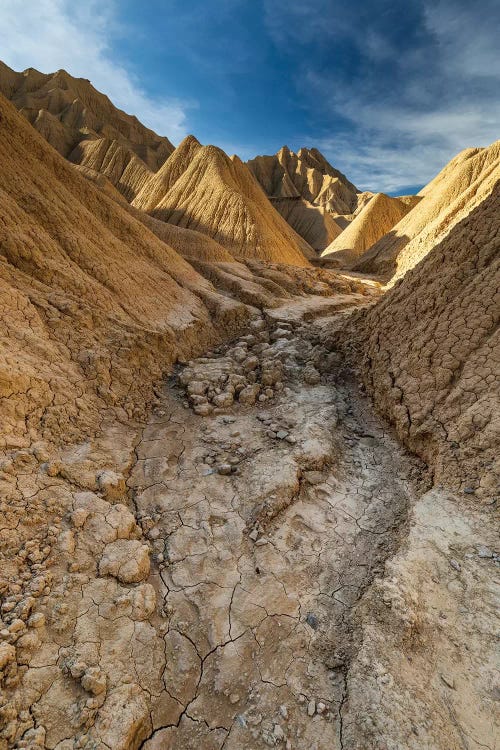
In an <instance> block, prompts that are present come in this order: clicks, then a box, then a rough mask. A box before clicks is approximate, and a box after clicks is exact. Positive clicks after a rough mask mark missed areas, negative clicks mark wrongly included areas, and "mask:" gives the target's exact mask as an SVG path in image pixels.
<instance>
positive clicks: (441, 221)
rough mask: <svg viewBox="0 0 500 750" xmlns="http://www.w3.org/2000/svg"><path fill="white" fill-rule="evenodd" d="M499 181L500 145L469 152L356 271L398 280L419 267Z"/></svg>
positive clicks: (426, 191) (431, 185)
mask: <svg viewBox="0 0 500 750" xmlns="http://www.w3.org/2000/svg"><path fill="white" fill-rule="evenodd" d="M499 178H500V141H496V142H495V143H493V144H492V145H491V146H489V147H488V148H479V149H477V148H476V149H467V150H465V151H462V152H461V153H460V154H458V155H457V156H456V157H455V158H454V159H452V161H451V162H450V163H449V164H448V165H447V166H446V167H445V168H444V169H443V170H442V171H441V172H440V173H439V174H438V175H437V176H436V177H435V178H434V179H433V180H432V181H431V182H430V183H429V184H428V185H427V186H426V187H425V188H424V189H423V190H422V191H421V193H420V195H421V196H422V200H421V201H420V203H419V204H418V205H417V206H415V207H414V208H413V209H412V210H411V211H410V212H409V213H408V214H407V215H406V216H405V217H404V218H403V219H402V220H401V221H400V222H398V224H396V226H394V227H393V229H392V230H391V231H390V232H389V233H388V234H386V235H385V236H384V237H382V238H381V239H380V240H378V242H376V243H375V244H374V245H373V246H372V247H371V248H369V250H368V251H367V252H366V253H365V255H363V256H362V257H361V259H360V261H359V263H358V264H357V265H356V266H355V269H356V270H358V271H362V272H364V273H376V274H382V275H385V276H386V277H389V276H391V275H394V280H395V279H397V278H400V277H402V276H404V274H405V273H406V272H407V271H408V270H409V269H411V268H413V267H414V266H415V265H416V264H417V263H419V262H420V261H421V260H422V259H423V258H424V257H425V256H426V255H427V254H428V253H429V252H430V251H431V250H432V249H433V247H434V246H435V245H436V243H437V242H439V241H440V240H442V239H443V237H445V236H446V234H447V233H448V232H449V231H450V230H451V229H452V228H453V227H454V226H455V225H456V224H457V223H458V222H459V221H461V220H462V219H463V218H464V217H465V216H467V215H468V214H469V213H470V212H471V211H472V210H473V209H474V208H475V207H476V206H477V205H479V204H480V203H481V201H483V200H484V198H486V197H487V196H488V195H489V194H490V193H491V191H492V190H493V187H494V185H495V184H496V182H497V180H498V179H499Z"/></svg>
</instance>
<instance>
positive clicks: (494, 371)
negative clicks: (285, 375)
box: [355, 157, 500, 496]
mask: <svg viewBox="0 0 500 750" xmlns="http://www.w3.org/2000/svg"><path fill="white" fill-rule="evenodd" d="M473 158H474V157H473ZM417 210H418V207H417ZM499 317H500V182H497V184H496V186H495V187H494V188H493V190H492V191H491V194H490V195H489V196H488V197H487V198H486V199H484V200H483V201H482V202H481V203H480V205H479V206H477V207H476V208H475V209H474V210H473V211H472V212H471V213H470V214H469V216H467V217H466V218H464V219H462V221H460V222H458V223H457V224H456V225H455V226H454V227H453V228H452V229H451V230H450V232H449V233H448V235H447V236H446V237H445V238H444V239H443V240H442V241H441V242H440V243H439V244H438V245H437V246H436V247H435V248H434V249H433V250H432V252H430V253H428V254H427V257H426V258H425V259H424V260H423V261H422V262H421V263H419V264H418V265H417V266H416V267H415V268H414V269H413V270H411V271H409V272H408V273H407V274H406V276H405V277H404V279H403V280H402V281H400V282H399V283H398V284H397V285H396V286H395V287H394V288H393V289H392V290H391V291H390V292H389V293H388V294H387V295H386V296H385V297H384V298H383V299H382V301H381V302H379V303H378V304H377V305H375V307H373V308H372V309H371V310H370V311H369V312H368V313H367V314H366V316H365V317H364V319H363V318H362V319H361V322H360V320H357V321H356V323H355V328H359V327H360V326H361V330H362V335H363V340H364V344H363V346H364V351H365V361H364V378H365V382H366V384H367V387H368V390H369V392H370V394H371V395H372V396H373V398H374V400H375V403H376V404H377V406H378V407H379V408H380V409H381V410H382V411H383V412H384V414H386V415H387V416H388V417H389V418H390V419H391V421H392V422H394V424H395V425H396V427H397V430H398V432H399V435H400V437H401V438H403V439H404V440H405V441H406V442H407V444H408V445H409V446H410V448H411V449H412V450H414V451H416V452H417V453H419V454H420V455H421V456H423V458H424V459H425V460H426V461H427V462H428V463H430V464H431V465H432V466H434V467H435V472H436V479H437V481H440V480H441V479H444V480H446V481H448V482H450V483H451V484H452V486H457V484H459V485H460V487H461V488H462V490H463V491H465V492H467V493H473V492H474V491H475V492H476V495H485V496H487V495H491V494H492V493H493V492H494V491H495V488H498V479H499V478H500V476H499V475H500V465H499V463H498V456H499V455H500V451H499V447H500V446H499V443H500V432H499V424H500V404H499V393H500V389H499V369H498V362H499V361H500V333H499V329H498V322H499Z"/></svg>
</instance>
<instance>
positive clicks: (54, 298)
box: [0, 96, 241, 446]
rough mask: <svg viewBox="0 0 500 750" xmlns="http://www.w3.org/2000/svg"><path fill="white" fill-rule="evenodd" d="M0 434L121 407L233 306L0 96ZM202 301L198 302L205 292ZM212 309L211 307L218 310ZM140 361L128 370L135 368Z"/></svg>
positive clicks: (43, 429) (6, 437)
mask: <svg viewBox="0 0 500 750" xmlns="http://www.w3.org/2000/svg"><path fill="white" fill-rule="evenodd" d="M0 113H1V121H0V164H1V166H2V188H1V190H0V202H1V205H2V227H1V230H0V287H1V302H0V307H1V311H2V322H3V325H2V331H1V333H0V350H1V356H0V361H1V362H2V364H1V367H0V384H1V386H0V394H1V396H2V398H1V399H0V415H1V417H0V418H1V421H2V426H3V429H2V440H3V441H4V443H5V444H7V445H14V446H15V445H22V444H23V441H29V440H30V439H31V440H33V439H34V436H35V435H36V434H37V433H38V432H40V433H41V434H44V435H47V436H50V437H52V438H54V439H56V440H57V439H58V438H59V437H64V440H65V441H66V442H67V441H68V440H71V438H72V436H73V435H76V434H79V433H80V430H81V429H85V430H86V431H88V430H90V429H91V428H92V425H93V424H94V423H95V419H96V414H97V412H98V410H99V409H101V408H104V407H106V406H110V405H114V406H119V405H124V406H126V408H127V411H128V412H129V413H131V412H132V411H133V410H134V408H135V407H136V405H139V406H140V405H141V404H142V403H144V400H145V399H147V398H149V397H150V396H151V392H152V391H151V388H152V385H153V381H154V379H155V378H158V377H159V376H160V375H161V373H162V372H163V370H164V369H165V368H166V367H168V365H169V364H170V363H171V362H172V361H174V360H175V358H176V357H177V356H178V355H179V354H181V353H182V352H183V351H184V352H188V351H190V350H192V349H193V348H196V347H197V346H203V345H206V342H207V340H210V339H211V338H213V337H214V336H215V329H214V326H213V323H212V321H211V315H210V313H209V311H208V308H207V306H206V305H209V307H210V310H211V312H212V314H213V316H214V317H215V319H216V320H217V317H218V316H219V321H220V322H221V324H222V321H223V320H224V319H225V316H226V315H229V316H230V318H234V315H235V314H236V315H239V314H241V311H240V312H238V310H240V308H241V306H240V307H238V305H237V304H236V303H234V302H231V301H230V300H227V299H226V298H223V297H221V296H219V295H217V293H216V292H215V290H214V289H213V287H212V286H211V285H210V284H209V282H207V281H206V280H205V279H203V278H202V277H201V276H199V275H198V274H197V273H196V272H195V271H194V270H193V268H192V267H191V266H190V265H188V264H187V263H186V262H185V261H184V260H183V259H182V258H181V257H180V256H179V255H178V254H177V253H176V252H175V251H174V250H173V249H172V248H171V247H169V246H168V245H167V244H166V243H165V242H162V241H161V240H160V239H158V237H157V236H155V235H154V234H153V233H152V232H150V231H148V229H147V228H146V227H145V226H144V224H143V223H140V222H139V221H137V220H136V219H134V218H133V217H132V216H131V215H130V214H129V213H128V212H127V211H126V210H124V209H123V208H121V207H120V206H119V205H118V204H117V202H116V201H114V200H111V198H108V197H107V196H106V195H105V194H104V193H103V192H101V191H98V190H97V189H96V188H95V187H94V186H93V185H92V184H90V183H89V182H88V181H87V180H85V179H83V177H81V176H80V175H78V174H77V173H76V171H75V169H74V167H72V165H70V164H69V163H67V162H66V161H65V160H64V159H63V158H62V157H61V156H59V154H57V153H56V152H55V151H54V150H53V149H52V148H51V147H50V146H49V145H48V144H47V143H46V142H45V141H44V140H43V139H42V138H41V137H40V136H39V135H38V134H37V133H36V132H35V131H34V130H33V128H32V127H31V126H30V125H29V124H28V123H27V122H26V121H25V120H24V119H23V118H22V117H21V116H20V115H19V114H18V113H17V112H16V111H15V109H14V108H13V106H12V105H11V104H10V103H9V102H7V101H6V100H5V99H4V98H3V97H1V96H0ZM205 303H206V304H205ZM220 316H222V317H220ZM139 372H140V377H139Z"/></svg>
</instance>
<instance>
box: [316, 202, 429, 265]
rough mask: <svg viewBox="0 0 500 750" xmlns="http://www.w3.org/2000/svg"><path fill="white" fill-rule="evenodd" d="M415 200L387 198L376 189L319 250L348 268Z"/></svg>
mask: <svg viewBox="0 0 500 750" xmlns="http://www.w3.org/2000/svg"><path fill="white" fill-rule="evenodd" d="M418 202H419V198H418V197H415V196H404V197H402V198H390V197H389V196H388V195H385V194H384V193H377V194H376V195H375V196H374V197H373V198H372V199H371V200H370V201H369V202H368V203H366V204H365V205H364V207H363V208H362V210H361V211H360V213H358V214H357V216H356V217H355V218H354V220H353V221H352V222H351V224H349V226H348V227H347V228H346V229H345V230H344V231H343V232H342V234H341V235H340V236H338V237H337V238H335V239H334V240H333V242H332V243H331V244H330V245H329V246H328V247H327V248H326V249H325V250H324V252H323V253H322V254H321V255H322V257H323V258H328V259H329V260H336V261H338V262H339V265H342V266H343V267H345V268H349V267H350V266H351V265H352V264H353V263H355V262H356V261H357V259H358V258H359V257H360V256H361V255H362V254H363V253H364V252H365V251H366V250H367V249H368V248H369V247H371V246H372V245H373V244H374V243H375V242H377V240H379V239H380V238H381V237H383V236H384V235H385V234H386V233H387V232H389V231H390V230H391V229H392V227H393V226H394V225H395V224H397V223H398V221H400V220H401V219H402V218H403V216H406V214H407V213H408V212H409V211H410V210H411V209H412V208H413V207H414V206H415V205H416V204H417V203H418Z"/></svg>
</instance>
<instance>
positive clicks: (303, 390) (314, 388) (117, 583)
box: [0, 302, 498, 750]
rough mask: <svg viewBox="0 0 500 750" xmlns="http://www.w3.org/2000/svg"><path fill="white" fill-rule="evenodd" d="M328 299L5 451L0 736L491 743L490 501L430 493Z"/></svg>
mask: <svg viewBox="0 0 500 750" xmlns="http://www.w3.org/2000/svg"><path fill="white" fill-rule="evenodd" d="M313 308H314V305H313V304H312V303H311V302H309V303H308V304H307V305H305V306H304V304H303V303H301V304H300V305H289V306H288V308H286V309H285V308H281V309H279V310H273V311H270V312H269V314H268V315H267V316H265V317H264V318H261V317H260V316H257V318H256V320H255V321H254V324H253V325H252V328H251V330H250V331H249V333H248V334H247V335H246V336H243V337H242V338H241V339H240V340H239V341H237V342H234V344H232V345H231V346H229V347H224V348H220V349H219V350H217V351H215V352H212V353H209V354H207V356H206V357H204V358H200V359H198V360H195V361H194V362H190V363H187V365H186V367H183V368H180V369H179V371H178V372H177V373H175V375H174V376H173V377H172V379H171V380H170V381H169V382H168V383H166V384H165V387H164V388H163V391H162V392H161V394H159V399H158V403H157V406H156V408H155V410H154V412H153V413H152V415H151V418H150V420H149V422H148V423H147V424H144V425H136V426H134V425H131V424H130V422H129V423H128V425H127V426H126V427H125V426H124V425H122V424H120V423H117V422H115V423H106V422H105V423H104V424H103V431H102V434H101V437H100V438H99V439H98V440H97V441H94V442H92V443H90V442H89V443H85V444H81V445H79V446H73V447H71V448H68V450H67V451H66V452H65V453H63V454H61V455H60V456H59V457H58V458H57V461H56V460H54V459H53V458H51V457H48V456H45V455H44V454H43V451H42V449H41V448H38V453H37V452H36V451H32V452H29V451H19V452H18V453H19V454H24V455H17V456H14V457H13V459H11V465H10V466H8V465H6V464H5V463H4V464H3V465H2V468H3V475H2V477H3V484H2V488H4V489H5V493H4V496H5V497H8V506H6V507H8V508H10V514H9V512H6V513H5V515H4V518H5V525H4V529H3V531H2V533H3V534H4V533H5V530H6V529H8V530H10V534H11V536H10V537H9V538H11V539H12V542H11V550H12V552H13V553H15V554H13V555H12V560H13V562H12V568H11V569H9V570H6V571H5V572H4V575H5V578H6V579H11V580H12V579H13V578H16V579H17V580H18V581H19V585H18V590H17V591H16V590H13V589H12V587H11V588H10V589H9V591H10V594H9V596H8V597H6V598H5V600H4V604H3V608H2V618H3V623H2V628H3V629H2V630H1V632H0V637H1V638H2V641H1V643H0V667H1V668H2V669H3V672H2V674H3V678H4V679H3V683H2V684H3V693H2V703H1V707H0V719H1V720H2V723H1V724H0V726H1V731H0V738H1V739H0V748H11V747H12V748H14V747H15V748H22V747H24V748H37V747H47V748H57V750H70V749H73V748H84V749H85V750H94V749H96V748H99V749H102V750H104V749H105V748H112V750H128V749H129V748H134V749H137V748H144V750H189V749H193V750H194V748H201V747H203V748H204V750H205V749H208V750H212V748H213V749H214V750H215V749H218V750H219V749H222V748H225V749H226V750H244V749H245V750H246V749H248V750H253V749H254V748H255V749H256V750H257V749H258V748H265V747H267V746H270V747H274V746H277V747H283V748H287V750H299V749H303V748H310V749H311V750H326V749H327V748H328V750H332V749H335V748H338V749H339V750H340V748H343V749H345V750H347V748H353V749H357V750H368V748H378V749H380V750H383V749H385V750H404V749H405V748H412V749H413V748H415V750H417V748H419V750H420V749H421V748H428V749H429V750H431V749H433V748H439V750H455V748H457V750H458V748H470V750H472V749H473V748H476V747H487V748H490V749H491V750H493V748H494V747H495V726H498V725H496V724H495V713H494V708H495V701H498V686H495V682H494V679H495V672H494V669H495V661H494V649H493V644H494V640H493V638H494V622H495V621H494V599H493V597H494V589H493V581H494V572H495V567H496V565H497V563H498V558H497V557H496V555H495V548H494V544H495V538H494V536H493V531H492V526H493V524H492V523H491V514H492V512H493V507H491V508H487V509H486V511H485V510H484V509H483V510H482V511H481V515H480V514H479V511H478V510H477V509H475V508H474V507H473V506H472V505H470V506H468V505H466V503H465V502H464V501H463V498H460V499H459V500H458V499H457V498H453V497H452V496H450V495H449V493H446V492H444V490H442V489H440V488H434V489H432V490H431V489H430V485H429V478H428V476H427V473H426V471H425V467H424V466H423V465H422V464H421V463H420V462H419V461H418V460H417V459H415V458H413V457H411V456H410V455H409V454H408V453H406V451H405V450H404V449H402V448H401V447H400V446H399V444H398V443H397V441H396V440H395V438H394V437H393V435H392V434H391V433H390V432H389V431H388V429H387V427H386V425H384V423H382V422H381V421H380V420H379V419H378V418H377V417H376V416H375V415H374V413H373V411H372V409H371V407H370V405H369V402H368V400H367V399H365V398H364V396H363V395H362V394H361V393H360V392H359V390H358V389H357V387H356V385H355V383H354V382H353V380H352V377H351V375H350V373H349V372H348V371H347V370H346V369H345V368H344V365H343V362H342V360H341V357H340V355H339V354H338V353H336V352H327V351H326V350H325V349H324V348H323V347H322V346H321V344H320V341H321V332H322V330H323V329H324V328H325V327H326V328H328V330H331V327H332V325H335V320H336V319H337V320H338V316H339V315H342V314H343V313H342V312H340V313H336V316H337V317H336V318H332V317H331V316H332V312H333V311H332V310H330V309H328V307H326V306H325V305H324V303H321V308H320V307H319V306H318V309H317V311H316V312H317V313H321V315H323V316H325V315H326V316H330V317H321V318H319V319H317V320H315V319H314V317H315V313H314V309H313ZM305 318H307V319H308V320H309V322H305ZM243 391H244V392H245V393H244V394H243V395H242V393H243ZM238 394H239V395H238ZM237 396H238V398H239V400H235V398H236V397H237ZM195 410H196V411H197V412H198V413H195ZM203 414H205V415H206V416H202V415H203ZM28 500H29V503H30V508H31V513H30V514H29V517H28V518H26V517H24V518H23V521H22V523H21V524H20V523H19V515H20V514H19V509H20V508H22V507H23V503H24V504H26V502H27V501H28ZM490 511H491V512H490ZM16 519H17V520H16ZM492 537H493V538H492ZM33 539H35V540H36V541H35V542H33ZM14 560H16V563H14ZM16 564H18V565H19V566H20V567H19V568H16V567H15V565H16ZM496 705H497V704H496ZM2 743H3V744H2Z"/></svg>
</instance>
